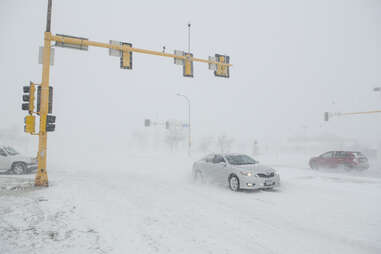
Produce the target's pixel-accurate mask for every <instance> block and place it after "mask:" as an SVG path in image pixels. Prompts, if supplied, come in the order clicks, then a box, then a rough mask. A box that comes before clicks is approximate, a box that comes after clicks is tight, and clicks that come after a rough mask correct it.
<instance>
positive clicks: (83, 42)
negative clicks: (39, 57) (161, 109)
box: [50, 35, 233, 67]
mask: <svg viewBox="0 0 381 254" xmlns="http://www.w3.org/2000/svg"><path fill="white" fill-rule="evenodd" d="M50 40H51V41H55V42H60V43H67V44H75V45H79V46H93V47H99V48H108V49H115V50H120V51H123V52H129V51H130V52H136V53H142V54H148V55H155V56H163V57H170V58H177V59H183V60H188V61H189V60H190V61H193V62H201V63H209V64H216V65H217V66H228V67H231V66H233V65H232V64H229V63H221V62H218V61H210V60H206V59H202V58H196V57H191V58H189V57H187V56H177V55H175V54H170V53H165V52H160V51H154V50H149V49H139V48H134V47H126V46H124V45H122V46H121V45H112V44H109V43H104V42H96V41H89V40H84V39H77V38H71V37H64V36H59V35H52V36H51V37H50Z"/></svg>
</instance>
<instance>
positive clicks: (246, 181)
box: [192, 154, 280, 191]
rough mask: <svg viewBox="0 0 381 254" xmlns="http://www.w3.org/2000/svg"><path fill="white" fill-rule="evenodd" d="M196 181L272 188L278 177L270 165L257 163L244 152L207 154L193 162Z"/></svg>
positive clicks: (276, 185) (233, 186) (231, 186)
mask: <svg viewBox="0 0 381 254" xmlns="http://www.w3.org/2000/svg"><path fill="white" fill-rule="evenodd" d="M192 171H193V176H194V179H195V180H196V181H204V180H207V181H211V182H217V183H222V184H224V185H227V186H229V188H230V189H231V190H232V191H238V190H240V189H272V188H274V187H278V186H279V184H280V177H279V174H278V172H276V171H275V170H274V169H272V168H271V167H267V166H265V165H261V164H259V162H258V161H256V160H254V159H252V158H251V157H250V156H248V155H245V154H209V155H207V156H205V157H204V158H202V159H201V160H199V161H196V162H195V163H194V164H193V169H192Z"/></svg>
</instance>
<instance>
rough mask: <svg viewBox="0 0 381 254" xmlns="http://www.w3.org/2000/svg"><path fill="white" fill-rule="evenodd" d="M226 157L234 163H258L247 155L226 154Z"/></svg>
mask: <svg viewBox="0 0 381 254" xmlns="http://www.w3.org/2000/svg"><path fill="white" fill-rule="evenodd" d="M226 159H227V160H228V162H229V163H230V164H232V165H247V164H255V163H257V162H256V161H255V160H254V159H252V158H250V157H249V156H247V155H226Z"/></svg>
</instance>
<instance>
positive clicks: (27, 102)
mask: <svg viewBox="0 0 381 254" xmlns="http://www.w3.org/2000/svg"><path fill="white" fill-rule="evenodd" d="M23 92H24V94H23V96H22V100H23V102H24V103H23V104H22V110H27V111H29V113H30V114H32V113H33V111H34V100H35V92H36V85H35V84H34V83H33V82H30V83H29V86H24V87H23Z"/></svg>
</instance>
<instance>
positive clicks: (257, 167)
mask: <svg viewBox="0 0 381 254" xmlns="http://www.w3.org/2000/svg"><path fill="white" fill-rule="evenodd" d="M233 167H234V168H235V169H238V170H245V171H250V172H253V173H265V174H268V173H273V172H274V173H275V170H274V169H272V168H271V167H269V166H266V165H263V164H253V165H233Z"/></svg>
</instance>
